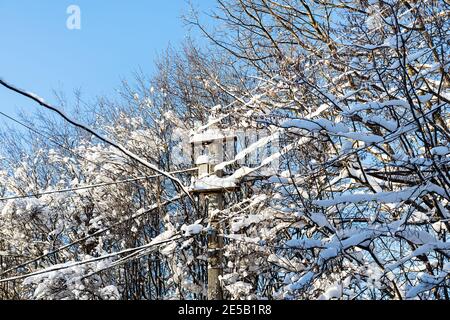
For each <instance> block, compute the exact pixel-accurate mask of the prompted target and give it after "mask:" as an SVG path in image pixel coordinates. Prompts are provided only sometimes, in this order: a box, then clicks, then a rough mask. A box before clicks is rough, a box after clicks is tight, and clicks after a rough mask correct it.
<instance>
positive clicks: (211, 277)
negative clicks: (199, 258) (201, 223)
mask: <svg viewBox="0 0 450 320" xmlns="http://www.w3.org/2000/svg"><path fill="white" fill-rule="evenodd" d="M227 141H231V142H233V152H234V147H235V142H236V136H235V134H234V133H230V134H228V135H227V134H226V133H225V132H223V131H222V130H220V129H218V128H210V129H208V130H207V131H206V132H203V133H200V134H198V135H194V136H193V137H192V138H191V144H192V151H193V159H194V161H195V164H196V165H197V166H198V177H197V179H196V180H195V182H194V185H193V189H192V191H193V192H195V193H196V194H198V197H199V200H200V207H201V208H203V209H204V210H205V214H206V215H207V217H208V225H209V228H208V236H207V240H208V245H207V246H208V300H222V299H223V292H222V286H221V283H220V276H222V274H223V237H222V236H220V235H221V234H223V233H224V232H223V226H222V224H221V222H220V216H219V215H218V213H219V212H221V211H222V210H223V209H224V193H225V192H227V191H234V190H236V188H237V187H236V185H235V184H234V182H232V183H224V181H222V179H221V178H222V176H223V172H222V171H219V172H215V171H214V167H215V166H216V165H217V164H219V163H222V162H223V161H225V160H226V159H225V158H226V155H225V153H224V149H228V147H229V146H228V145H227ZM196 146H197V147H199V146H201V149H202V150H201V151H202V152H201V153H200V154H199V152H196V151H199V150H198V148H197V149H196ZM196 157H197V158H196Z"/></svg>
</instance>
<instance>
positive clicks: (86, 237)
mask: <svg viewBox="0 0 450 320" xmlns="http://www.w3.org/2000/svg"><path fill="white" fill-rule="evenodd" d="M182 198H183V196H180V195H178V196H176V197H174V198H172V199H169V200H167V201H165V202H163V203H159V204H154V205H153V206H151V207H150V208H148V209H147V210H145V211H143V212H137V213H135V214H133V215H131V217H129V218H126V219H124V220H121V221H118V222H116V223H113V224H112V225H110V226H109V227H105V228H103V229H101V230H98V231H96V232H94V233H93V234H90V235H87V236H85V237H83V238H80V239H77V240H75V241H73V242H71V243H69V244H66V245H64V246H62V247H59V248H57V249H55V250H52V251H50V252H48V253H46V254H43V255H41V256H39V257H36V258H33V259H31V260H28V261H26V262H23V263H21V264H19V265H16V266H14V267H11V268H9V269H8V270H5V271H3V272H1V273H0V276H3V275H5V274H7V273H9V272H11V271H13V270H16V269H19V268H23V267H26V266H27V265H29V264H31V263H34V262H37V261H39V260H41V259H44V258H46V257H48V256H50V255H52V254H56V253H58V252H60V251H63V250H65V249H68V248H71V247H73V246H74V245H77V244H79V243H82V242H84V241H86V240H88V239H90V238H94V237H97V236H99V235H101V234H103V233H105V232H107V231H109V230H111V229H113V228H115V227H117V226H119V225H121V224H123V223H125V222H128V221H130V220H134V219H136V218H139V217H141V216H143V215H145V214H149V213H151V212H153V211H154V210H156V209H158V208H160V207H161V206H166V205H169V204H172V203H173V202H175V201H178V200H180V199H182Z"/></svg>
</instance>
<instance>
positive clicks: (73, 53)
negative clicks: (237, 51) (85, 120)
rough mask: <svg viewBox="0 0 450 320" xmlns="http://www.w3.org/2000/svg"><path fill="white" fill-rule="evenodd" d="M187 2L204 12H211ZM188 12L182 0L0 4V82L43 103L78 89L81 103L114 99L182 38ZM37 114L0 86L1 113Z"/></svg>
mask: <svg viewBox="0 0 450 320" xmlns="http://www.w3.org/2000/svg"><path fill="white" fill-rule="evenodd" d="M192 2H193V3H194V6H195V7H197V8H198V9H199V10H200V11H204V12H207V11H210V10H211V9H213V6H214V1H211V0H193V1H192ZM71 4H75V5H78V6H79V7H80V9H81V30H69V29H67V28H66V21H67V18H68V17H69V15H68V14H67V13H66V10H67V7H68V6H69V5H71ZM188 10H189V5H188V3H187V1H185V0H130V1H126V0H70V1H66V0H0V77H1V78H3V79H4V80H6V81H9V82H11V83H13V84H15V85H17V86H18V87H20V88H23V89H26V90H27V91H31V92H34V93H36V94H38V95H40V96H41V97H43V98H44V99H45V100H46V101H49V102H54V96H53V93H52V90H58V91H62V92H64V93H65V94H66V95H67V96H70V95H71V94H72V93H73V91H74V89H81V91H82V93H83V96H84V98H85V99H86V98H87V99H90V98H94V97H96V96H100V95H106V94H109V95H110V94H113V93H114V89H115V88H117V87H118V85H119V84H120V80H121V79H123V78H131V76H132V72H133V71H135V70H137V69H138V68H139V67H141V68H142V69H143V70H144V71H145V72H146V73H147V74H148V75H151V74H152V72H154V70H155V69H154V60H155V58H156V57H157V55H158V54H160V53H161V52H162V51H163V50H164V49H165V48H167V46H168V45H169V44H172V45H174V46H176V45H179V44H180V43H181V42H182V41H183V40H184V39H185V38H186V36H187V35H188V29H187V28H186V27H185V26H184V22H183V21H182V19H181V16H182V15H183V14H186V13H187V12H188ZM191 36H192V37H194V38H195V39H197V37H198V38H199V41H201V39H200V36H199V35H198V34H195V33H192V32H191ZM36 108H39V106H36V104H35V103H33V102H30V101H29V100H26V99H25V98H20V97H18V96H17V94H14V93H11V92H8V91H7V90H6V89H5V88H3V87H0V110H2V111H4V112H6V113H8V114H10V115H16V114H17V113H18V111H19V110H26V111H27V112H28V111H30V112H33V110H36ZM2 121H5V120H4V119H2V118H1V117H0V126H1V125H2V123H4V122H2Z"/></svg>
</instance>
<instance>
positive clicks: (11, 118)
mask: <svg viewBox="0 0 450 320" xmlns="http://www.w3.org/2000/svg"><path fill="white" fill-rule="evenodd" d="M0 115H3V116H4V117H6V118H8V119H9V120H11V121H14V122H15V123H17V124H19V125H21V126H23V127H25V128H27V129H28V130H30V131H32V132H34V133H36V134H38V135H40V136H41V137H44V138H46V139H48V140H50V141H51V142H53V143H54V144H56V145H57V146H59V147H60V148H63V149H65V150H67V151H69V152H71V153H72V154H74V155H75V156H77V157H79V158H81V159H83V160H86V161H89V162H91V163H93V164H95V165H96V166H98V167H100V164H99V163H97V162H94V161H91V160H89V159H87V158H85V157H83V156H81V155H79V154H77V153H76V152H74V151H73V150H72V149H70V148H68V147H66V146H64V145H62V144H60V143H59V142H57V141H55V140H54V139H53V138H52V137H48V136H46V135H44V134H43V133H41V132H39V131H38V130H36V129H35V128H33V127H31V126H29V125H27V124H25V123H23V122H21V121H19V120H17V119H15V118H13V117H11V116H9V115H7V114H6V113H4V112H2V111H0ZM105 170H107V171H109V172H110V173H113V172H112V171H110V170H108V169H105ZM191 171H197V168H189V169H184V170H178V171H172V172H169V173H170V174H177V173H184V172H191ZM161 176H162V175H161V174H158V175H153V176H143V177H138V178H133V179H126V180H120V181H115V182H107V183H99V184H95V185H86V186H80V187H76V188H67V189H61V190H52V191H38V192H37V193H33V194H29V195H23V196H11V197H5V198H0V201H6V200H15V199H25V198H33V197H38V196H43V195H49V194H55V193H64V192H71V191H77V190H85V189H91V188H97V187H104V186H109V185H116V184H122V183H130V182H136V181H140V180H145V179H152V178H158V177H161Z"/></svg>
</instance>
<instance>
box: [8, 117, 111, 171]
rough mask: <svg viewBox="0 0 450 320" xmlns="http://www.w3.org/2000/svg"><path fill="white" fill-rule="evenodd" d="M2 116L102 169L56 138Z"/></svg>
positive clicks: (12, 118)
mask: <svg viewBox="0 0 450 320" xmlns="http://www.w3.org/2000/svg"><path fill="white" fill-rule="evenodd" d="M0 115H2V116H4V117H6V118H8V119H9V120H11V121H13V122H15V123H17V124H19V125H21V126H22V127H24V128H26V129H28V130H30V131H31V132H34V133H36V134H37V135H39V136H41V137H43V138H45V139H47V140H49V141H51V142H52V143H53V144H55V145H56V146H58V147H60V148H61V149H64V150H67V151H69V152H70V153H72V154H73V155H74V156H76V157H77V158H79V159H82V160H85V161H87V162H90V163H92V164H94V165H95V166H97V167H98V168H100V167H101V166H100V163H98V162H95V161H92V160H90V159H88V158H86V157H84V156H82V155H80V154H78V153H76V152H75V151H73V150H72V149H71V148H69V147H67V146H65V145H63V144H61V143H59V142H58V141H56V140H55V139H54V138H52V137H49V136H47V135H45V134H43V133H42V132H40V131H38V130H37V129H35V128H33V127H32V126H30V125H27V124H25V123H23V122H22V121H19V120H17V119H15V118H14V117H12V116H10V115H8V114H6V113H4V112H2V111H0ZM104 170H105V171H107V172H109V173H111V174H113V175H115V173H114V172H112V171H111V170H109V169H107V168H104Z"/></svg>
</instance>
